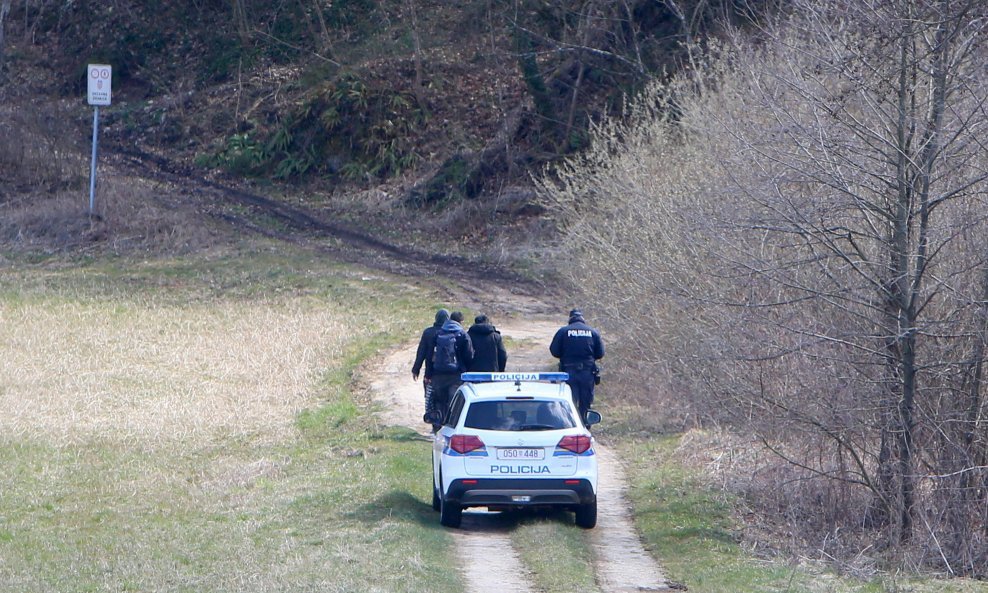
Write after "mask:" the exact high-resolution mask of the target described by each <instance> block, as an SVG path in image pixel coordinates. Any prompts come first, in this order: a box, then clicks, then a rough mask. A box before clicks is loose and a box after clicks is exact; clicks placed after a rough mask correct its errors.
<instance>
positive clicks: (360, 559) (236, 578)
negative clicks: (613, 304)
mask: <svg viewBox="0 0 988 593" xmlns="http://www.w3.org/2000/svg"><path fill="white" fill-rule="evenodd" d="M434 299H435V295H434V294H432V293H430V292H429V291H428V290H425V289H419V288H415V287H412V286H410V285H408V284H407V283H405V282H403V281H401V280H400V279H395V278H385V277H382V276H380V275H377V274H374V273H368V272H364V271H360V270H356V269H352V268H347V267H340V266H337V265H335V264H333V263H332V262H328V261H326V260H325V259H324V258H322V257H319V256H314V255H310V254H305V253H285V252H284V251H280V250H267V249H256V248H255V249H251V250H249V251H248V252H245V253H235V252H228V253H218V254H216V255H215V256H212V257H207V258H199V259H196V260H195V261H190V260H182V259H177V260H164V261H162V260H156V261H102V262H73V263H71V264H66V263H64V262H63V263H58V262H46V263H37V262H35V263H31V262H17V263H14V264H12V265H7V266H5V267H3V268H0V361H2V365H0V410H2V413H0V468H2V471H0V591H15V592H18V593H21V592H23V593H40V592H46V593H47V592H57V593H76V592H104V591H113V592H118V591H123V592H126V591H141V592H165V591H167V592H172V591H174V592H189V593H192V592H195V593H204V592H227V591H229V592H233V591H237V592H253V591H258V592H260V591H265V592H266V591H279V592H295V591H329V592H382V593H383V592H392V591H393V592H424V591H444V592H447V593H458V592H461V591H463V590H464V582H463V580H462V579H461V577H460V575H459V572H458V570H457V564H456V549H455V547H454V541H453V538H452V537H451V536H450V534H449V532H448V531H446V530H445V529H443V528H441V527H440V526H439V522H438V518H437V516H436V514H435V512H434V511H432V509H431V506H430V501H431V492H430V490H429V489H430V481H429V476H430V461H429V452H428V451H429V444H428V443H427V442H425V441H424V440H422V439H421V438H420V437H419V436H418V435H417V434H415V433H414V432H412V431H411V430H408V429H402V428H388V427H382V426H380V425H379V424H378V423H377V422H376V420H375V416H374V415H373V414H372V412H373V410H374V403H373V402H372V401H370V400H369V396H368V394H367V393H366V392H365V390H362V389H357V390H355V389H353V387H354V386H355V383H354V372H355V370H356V369H357V368H358V367H359V366H360V365H361V364H363V363H364V362H366V361H368V360H370V359H371V358H372V357H373V356H374V355H375V354H377V353H378V352H379V351H380V350H381V349H383V348H385V347H387V346H390V345H392V344H395V343H398V342H405V341H409V340H414V339H415V338H416V337H417V336H418V335H419V333H420V331H421V329H422V327H424V326H426V325H428V324H430V323H431V322H432V316H433V313H434V311H435V308H436V306H437V304H436V303H435V302H434ZM509 348H510V344H509ZM409 362H411V361H409ZM602 396H603V397H602V402H603V403H602V406H603V410H604V411H605V414H606V415H607V417H609V425H605V426H602V427H601V434H603V435H604V436H605V438H607V439H608V444H611V445H612V446H615V447H617V448H619V449H620V451H621V453H622V455H623V457H624V459H625V460H626V463H627V468H626V469H627V475H628V477H629V479H630V480H631V482H632V483H631V485H630V486H631V488H630V491H629V496H630V498H631V499H632V502H633V503H634V511H635V513H636V521H637V525H638V528H639V530H640V532H641V534H642V536H643V538H644V540H645V542H646V546H647V547H648V548H649V549H650V550H652V551H653V552H654V553H655V554H656V556H657V557H658V558H659V560H660V562H661V563H662V564H663V566H664V567H665V569H666V571H667V573H668V576H669V577H670V578H671V579H672V580H675V581H680V582H683V583H686V584H687V585H688V586H689V590H690V591H693V592H696V593H735V592H748V591H751V592H760V591H811V592H816V591H839V592H845V591H846V592H851V591H860V592H862V593H871V592H876V593H877V592H881V591H915V592H923V593H926V592H931V593H932V592H933V591H947V592H969V591H986V590H988V588H985V587H984V586H982V585H981V584H980V583H971V582H966V581H951V582H940V581H921V582H920V581H909V580H907V579H904V578H889V577H880V578H876V579H875V580H873V581H871V582H859V581H855V580H853V579H840V578H836V577H834V576H832V575H830V574H828V573H827V572H826V571H825V570H824V567H819V566H813V565H810V564H805V563H804V564H799V563H796V564H793V563H790V562H787V561H786V560H784V559H783V560H772V559H765V558H754V557H752V556H751V555H749V554H748V553H747V552H746V550H745V549H744V548H743V547H742V546H741V545H740V544H738V543H737V542H738V538H737V525H736V524H735V522H734V502H735V501H732V500H731V499H730V498H728V497H725V496H724V495H723V494H722V493H721V492H719V491H717V490H716V489H714V488H712V487H710V486H709V485H708V484H707V483H705V482H704V480H703V479H702V471H698V468H696V467H693V466H690V464H689V463H688V462H687V461H686V460H684V458H683V456H682V455H680V454H679V453H680V449H679V447H680V437H679V436H671V437H659V436H650V435H648V434H647V433H644V432H643V431H642V430H641V427H640V426H636V425H635V424H634V420H633V418H634V417H635V414H634V413H633V411H628V410H625V411H622V410H621V409H620V408H619V407H618V406H615V405H613V404H612V405H611V406H610V408H608V403H609V401H610V400H609V399H608V398H607V393H606V385H605V386H603V388H602ZM511 538H512V542H513V544H514V545H515V547H516V549H517V550H518V551H519V555H520V556H521V557H522V558H523V560H524V562H525V564H526V567H527V568H528V569H529V571H530V572H531V573H532V581H533V583H534V585H535V586H536V587H537V590H539V591H543V592H546V593H557V592H558V593H563V592H567V593H568V592H571V591H577V590H579V591H594V590H596V585H595V584H594V575H593V567H592V556H593V555H592V551H591V547H590V534H589V533H588V532H585V531H584V530H581V529H578V528H575V527H574V526H573V525H572V523H571V521H570V519H569V517H568V516H566V517H561V516H560V515H559V514H549V515H547V516H539V515H529V516H524V517H522V518H521V519H520V520H518V523H517V527H514V528H513V530H512V533H511Z"/></svg>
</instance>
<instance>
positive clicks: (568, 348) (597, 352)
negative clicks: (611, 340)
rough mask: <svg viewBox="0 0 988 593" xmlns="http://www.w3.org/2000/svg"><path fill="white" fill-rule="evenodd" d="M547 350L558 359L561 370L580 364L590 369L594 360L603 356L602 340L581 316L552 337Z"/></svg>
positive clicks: (579, 365)
mask: <svg viewBox="0 0 988 593" xmlns="http://www.w3.org/2000/svg"><path fill="white" fill-rule="evenodd" d="M549 352H550V353H551V354H552V355H553V356H555V357H556V358H558V359H559V368H560V369H561V370H564V371H565V370H567V369H575V368H579V367H581V366H582V367H583V368H587V369H592V368H593V366H594V361H595V360H599V359H601V358H603V357H604V342H603V341H602V340H601V339H600V334H599V333H597V330H595V329H594V328H592V327H590V326H589V325H587V323H586V321H584V320H583V318H582V317H576V318H572V319H570V323H569V325H565V326H563V327H561V328H559V330H558V331H557V332H556V335H554V336H553V337H552V343H551V344H550V345H549Z"/></svg>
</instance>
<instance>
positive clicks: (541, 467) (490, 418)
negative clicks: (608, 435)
mask: <svg viewBox="0 0 988 593" xmlns="http://www.w3.org/2000/svg"><path fill="white" fill-rule="evenodd" d="M567 378H568V376H567V374H566V373H463V375H462V379H463V381H464V383H463V385H461V386H460V388H459V390H457V392H456V395H454V396H453V399H452V401H451V402H450V407H449V411H448V414H447V419H446V421H445V423H444V424H443V425H442V427H441V428H440V429H439V431H438V432H437V433H436V435H435V440H434V442H433V447H432V507H433V508H434V509H435V510H437V511H439V513H440V519H439V521H440V523H442V524H443V525H445V526H447V527H459V525H460V521H461V518H462V512H463V509H464V508H466V507H487V508H488V509H489V510H495V511H497V510H507V509H512V508H519V507H557V508H565V509H570V510H573V511H575V512H576V524H577V525H579V526H580V527H584V528H588V529H589V528H592V527H594V526H595V525H596V524H597V455H596V453H595V451H594V438H593V436H592V435H591V434H590V431H589V430H587V428H586V427H585V426H584V423H583V422H581V421H580V418H579V416H578V412H577V409H576V406H575V405H574V404H573V397H572V394H571V392H570V388H569V385H567V384H566V379H567ZM600 419H601V418H600V414H598V413H597V412H595V411H592V410H591V411H590V412H589V413H588V414H587V419H586V423H587V425H588V426H589V425H592V424H595V423H597V422H600Z"/></svg>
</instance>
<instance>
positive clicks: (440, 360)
mask: <svg viewBox="0 0 988 593" xmlns="http://www.w3.org/2000/svg"><path fill="white" fill-rule="evenodd" d="M458 335H459V334H458V333H457V332H453V331H446V330H442V329H441V330H439V333H437V334H436V348H435V350H433V352H432V372H434V373H458V372H460V359H459V357H458V356H457V355H456V338H457V336H458Z"/></svg>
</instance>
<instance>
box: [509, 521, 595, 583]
mask: <svg viewBox="0 0 988 593" xmlns="http://www.w3.org/2000/svg"><path fill="white" fill-rule="evenodd" d="M511 542H512V544H514V546H515V549H516V550H518V554H519V556H521V558H522V562H523V563H524V564H525V566H526V567H527V568H528V569H529V570H530V571H531V572H532V575H533V581H534V584H535V586H536V587H537V589H538V590H539V591H545V592H546V593H566V592H569V591H596V590H597V585H596V584H595V583H594V571H593V564H592V562H593V551H592V549H591V547H590V541H589V533H588V532H587V531H586V530H584V529H580V528H578V527H576V526H574V525H573V514H572V513H569V512H565V511H557V512H552V513H549V514H547V515H537V516H534V517H531V516H529V517H527V518H526V519H524V520H522V521H521V523H520V524H519V526H518V528H517V529H516V530H515V531H514V532H512V534H511Z"/></svg>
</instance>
